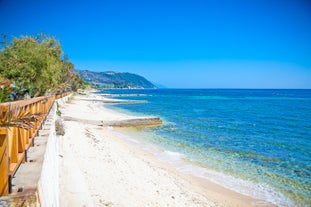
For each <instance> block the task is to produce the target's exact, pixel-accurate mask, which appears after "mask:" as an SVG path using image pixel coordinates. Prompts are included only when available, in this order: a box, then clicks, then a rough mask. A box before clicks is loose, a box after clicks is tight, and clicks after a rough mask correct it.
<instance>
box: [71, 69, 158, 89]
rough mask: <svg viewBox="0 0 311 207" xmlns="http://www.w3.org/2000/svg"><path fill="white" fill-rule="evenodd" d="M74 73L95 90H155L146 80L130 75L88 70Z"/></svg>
mask: <svg viewBox="0 0 311 207" xmlns="http://www.w3.org/2000/svg"><path fill="white" fill-rule="evenodd" d="M75 72H76V73H77V74H79V76H80V77H81V78H82V79H83V80H84V81H86V82H88V83H90V84H91V85H92V86H93V87H95V88H143V89H146V88H157V87H156V86H155V85H153V84H152V83H151V82H150V81H148V80H147V79H146V78H144V77H142V76H139V75H136V74H132V73H121V72H112V71H107V72H93V71H89V70H75Z"/></svg>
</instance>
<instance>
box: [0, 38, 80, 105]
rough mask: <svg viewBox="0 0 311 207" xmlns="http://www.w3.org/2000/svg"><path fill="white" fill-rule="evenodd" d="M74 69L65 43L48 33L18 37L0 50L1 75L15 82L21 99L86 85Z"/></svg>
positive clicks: (15, 87)
mask: <svg viewBox="0 0 311 207" xmlns="http://www.w3.org/2000/svg"><path fill="white" fill-rule="evenodd" d="M73 68H74V66H73V64H72V63H70V62H68V57H67V56H66V55H64V54H63V51H62V47H61V44H60V43H59V42H58V41H57V40H56V39H55V38H53V37H49V36H47V35H44V34H40V35H37V36H35V37H32V36H22V37H20V38H14V39H13V41H12V42H11V44H9V45H8V46H6V47H5V48H3V49H2V50H1V51H0V74H1V75H2V76H3V77H4V78H6V79H8V80H10V81H12V82H13V85H14V87H13V88H12V89H11V90H12V91H13V92H15V93H16V94H17V95H18V98H19V99H21V98H22V97H23V96H24V95H25V94H26V93H28V94H29V95H30V96H31V97H33V96H34V95H44V94H54V93H57V92H61V91H66V90H76V89H77V88H79V87H80V86H81V85H83V83H84V82H83V81H82V80H81V79H80V77H79V76H77V75H76V74H74V72H73Z"/></svg>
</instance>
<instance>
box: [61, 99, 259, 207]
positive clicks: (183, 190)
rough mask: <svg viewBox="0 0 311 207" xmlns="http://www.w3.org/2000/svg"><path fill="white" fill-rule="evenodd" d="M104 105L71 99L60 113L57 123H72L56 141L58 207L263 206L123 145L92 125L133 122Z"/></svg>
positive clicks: (116, 135)
mask: <svg viewBox="0 0 311 207" xmlns="http://www.w3.org/2000/svg"><path fill="white" fill-rule="evenodd" d="M103 99H104V98H103V97H101V96H95V95H92V96H91V97H88V96H75V97H74V98H73V100H71V101H70V102H69V103H66V104H65V105H63V106H61V108H60V110H61V112H62V117H71V119H68V120H64V121H63V124H64V127H65V135H64V136H61V137H60V138H59V164H60V196H61V197H60V205H61V206H63V207H66V206H137V207H140V206H179V207H180V206H239V207H242V206H263V205H262V202H261V201H258V200H255V199H252V198H250V197H247V196H244V195H241V194H238V193H235V192H233V191H230V190H228V189H225V188H223V187H221V186H219V185H217V184H214V183H213V182H209V181H208V180H205V179H204V180H203V179H199V178H196V177H193V176H191V175H187V174H182V173H180V172H178V171H177V170H175V169H174V168H173V167H172V166H170V165H169V164H168V163H165V162H163V161H160V160H158V159H157V158H156V157H155V156H153V155H152V154H151V153H150V152H148V151H144V150H142V149H140V148H139V147H138V145H135V144H133V143H131V142H129V141H127V140H126V139H124V138H123V136H122V134H121V132H119V130H117V129H116V127H111V126H99V125H97V124H94V123H96V122H98V121H99V122H100V121H116V120H124V119H129V118H133V117H130V116H128V115H125V114H121V113H118V112H116V111H113V110H110V109H107V108H105V107H103V106H102V105H103V102H102V101H99V100H103ZM77 120H84V121H83V123H82V122H79V121H77ZM88 120H89V122H88ZM124 136H126V135H124ZM133 139H135V138H134V137H133Z"/></svg>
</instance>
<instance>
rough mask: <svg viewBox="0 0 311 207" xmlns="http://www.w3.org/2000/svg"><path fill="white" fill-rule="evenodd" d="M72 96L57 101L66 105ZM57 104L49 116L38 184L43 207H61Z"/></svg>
mask: <svg viewBox="0 0 311 207" xmlns="http://www.w3.org/2000/svg"><path fill="white" fill-rule="evenodd" d="M70 96H71V95H69V96H66V97H64V98H61V99H59V100H57V103H58V104H59V105H62V104H64V103H66V102H67V101H68V99H69V97H70ZM56 110H57V104H56V103H54V105H53V108H52V109H51V112H50V114H49V118H50V121H51V125H50V131H49V138H48V142H47V145H46V151H45V155H44V161H43V165H42V171H41V176H40V179H39V182H38V193H39V199H40V203H41V206H42V207H59V167H58V166H59V165H58V156H59V152H58V137H57V136H56V132H55V121H56V120H57V118H58V116H57V115H56Z"/></svg>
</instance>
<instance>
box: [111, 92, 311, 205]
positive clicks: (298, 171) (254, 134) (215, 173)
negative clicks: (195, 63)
mask: <svg viewBox="0 0 311 207" xmlns="http://www.w3.org/2000/svg"><path fill="white" fill-rule="evenodd" d="M105 92H107V91H105ZM109 93H129V94H130V93H133V94H138V93H141V94H147V96H138V97H137V96H133V97H122V98H123V99H132V100H147V103H145V104H131V105H126V104H120V105H114V106H113V107H115V108H118V109H122V110H127V111H130V112H131V113H139V114H147V115H156V116H160V117H161V118H162V119H164V124H163V126H162V127H159V128H153V129H145V130H144V131H143V132H141V133H143V137H144V139H145V140H146V141H148V142H150V143H152V144H155V145H158V146H161V147H162V148H163V149H164V154H161V155H158V156H162V157H166V158H165V159H167V160H170V161H171V162H173V163H174V162H177V161H176V159H177V158H178V159H186V160H188V161H190V162H193V163H197V165H198V166H197V167H198V168H193V166H186V165H184V166H183V167H180V170H181V171H184V172H187V173H192V174H196V175H197V176H201V177H213V179H214V182H217V183H221V184H222V185H225V186H227V187H228V188H231V189H234V190H236V191H239V192H241V193H244V194H248V195H249V194H251V196H253V197H256V198H263V199H265V200H267V201H270V202H273V203H275V204H277V205H279V206H294V205H297V206H311V90H229V89H228V90H216V89H211V90H208V89H206V90H204V89H202V90H200V89H196V90H190V89H189V90H186V89H185V90H183V89H177V90H176V89H165V90H113V91H109ZM199 166H200V167H199ZM224 181H225V182H224Z"/></svg>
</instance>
